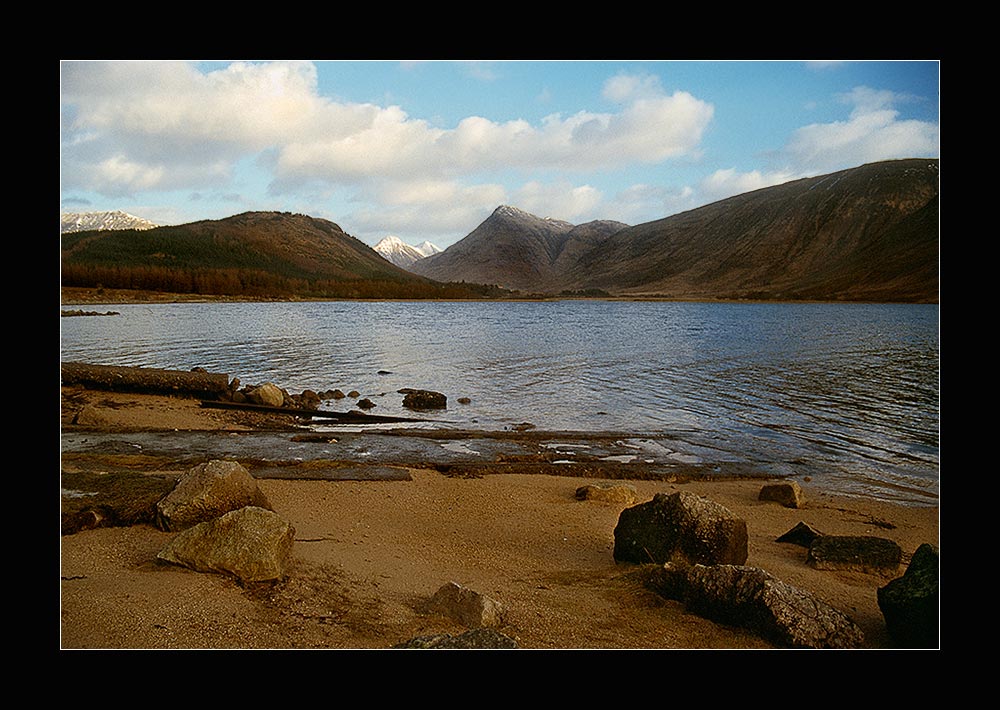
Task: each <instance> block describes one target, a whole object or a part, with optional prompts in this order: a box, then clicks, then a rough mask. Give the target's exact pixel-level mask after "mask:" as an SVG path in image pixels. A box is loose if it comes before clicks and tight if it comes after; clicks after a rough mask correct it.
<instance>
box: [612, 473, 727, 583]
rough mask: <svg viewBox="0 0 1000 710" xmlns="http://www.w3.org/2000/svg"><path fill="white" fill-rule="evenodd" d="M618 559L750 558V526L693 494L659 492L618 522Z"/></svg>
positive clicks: (723, 560) (715, 561)
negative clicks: (748, 550) (748, 536)
mask: <svg viewBox="0 0 1000 710" xmlns="http://www.w3.org/2000/svg"><path fill="white" fill-rule="evenodd" d="M614 535H615V547H614V558H615V560H617V561H619V562H635V563H639V564H645V563H650V562H653V563H658V564H662V563H665V562H674V561H679V562H687V563H689V564H696V563H697V564H706V565H711V564H732V565H741V564H743V563H744V562H746V561H747V524H746V521H745V520H743V519H741V518H739V517H737V516H736V515H734V514H733V513H732V512H731V511H729V510H728V509H727V508H725V507H723V506H721V505H719V504H718V503H715V502H713V501H711V500H708V499H707V498H702V497H700V496H697V495H694V494H693V493H687V492H683V491H682V492H679V493H673V494H671V495H667V494H665V493H657V494H656V495H655V496H653V499H652V500H651V501H648V502H646V503H640V504H639V505H636V506H632V507H631V508H626V509H625V510H623V511H622V512H621V514H620V515H619V516H618V524H617V525H616V526H615V532H614Z"/></svg>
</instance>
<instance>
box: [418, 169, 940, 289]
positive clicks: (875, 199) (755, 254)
mask: <svg viewBox="0 0 1000 710" xmlns="http://www.w3.org/2000/svg"><path fill="white" fill-rule="evenodd" d="M938 179H939V164H938V161H937V160H936V159H920V158H917V159H908V160H897V161H883V162H878V163H870V164H867V165H862V166H859V167H856V168H850V169H847V170H842V171H838V172H834V173H830V174H827V175H821V176H816V177H811V178H802V179H799V180H793V181H790V182H787V183H783V184H781V185H776V186H772V187H766V188H761V189H759V190H754V191H751V192H747V193H743V194H740V195H735V196H733V197H730V198H727V199H724V200H720V201H718V202H715V203H712V204H709V205H705V206H702V207H698V208H695V209H692V210H688V211H686V212H682V213H679V214H676V215H671V216H669V217H665V218H663V219H659V220H654V221H652V222H646V223H643V224H639V225H635V226H631V227H630V226H628V225H622V224H620V223H607V222H605V221H597V222H591V223H587V224H585V225H578V226H577V227H573V226H572V225H569V224H568V223H565V222H558V221H549V220H543V219H542V218H538V217H534V216H533V215H530V214H528V213H526V212H524V211H523V210H518V209H517V208H510V207H507V206H501V207H498V208H497V209H496V210H494V212H493V214H492V215H490V217H489V218H487V220H485V221H484V222H483V223H482V224H480V225H479V226H478V227H477V228H476V229H475V230H473V232H471V233H470V234H469V236H467V237H466V238H465V239H463V240H460V241H459V242H457V243H456V244H455V245H452V246H451V247H449V248H448V249H446V250H445V251H444V252H442V254H439V255H436V256H435V257H433V258H429V259H425V260H423V261H421V262H419V264H417V265H416V266H415V267H414V270H415V272H416V273H421V274H424V275H426V276H428V277H430V278H434V279H439V280H459V279H461V280H466V281H471V282H480V283H497V284H500V285H503V286H504V287H506V288H512V289H517V290H520V291H527V292H529V293H537V294H540V295H545V294H549V295H551V294H558V293H562V292H607V293H610V294H615V295H619V296H624V297H656V298H673V299H710V300H714V299H722V300H744V299H766V300H882V301H886V300H887V301H917V302H936V301H937V299H938V248H939V247H938V241H939V240H938V234H939V224H938V221H939V212H938V195H939V188H938ZM557 225H558V226H557ZM595 225H604V226H603V228H602V229H599V230H597V231H596V233H594V234H592V235H591V236H590V238H589V239H577V240H576V241H574V240H573V239H571V238H570V233H571V232H572V231H573V230H581V231H580V232H578V236H579V234H580V233H581V232H585V231H586V229H587V228H588V227H589V228H591V229H593V228H594V226H595ZM541 233H545V236H546V239H540V236H539V235H540V234H541ZM556 243H558V244H559V245H560V246H559V249H558V255H556V256H555V257H553V251H552V245H553V244H556Z"/></svg>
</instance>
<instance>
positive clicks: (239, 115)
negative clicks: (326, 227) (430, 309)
mask: <svg viewBox="0 0 1000 710" xmlns="http://www.w3.org/2000/svg"><path fill="white" fill-rule="evenodd" d="M60 97H61V102H60V105H61V109H60V110H61V117H60V118H61V135H60V146H61V147H60V190H61V194H60V202H61V209H62V211H63V212H88V211H103V210H124V211H126V212H129V213H131V214H134V215H137V216H140V217H144V218H146V219H150V220H153V221H154V222H157V223H159V224H182V223H185V222H193V221H196V220H202V219H220V218H223V217H228V216H230V215H234V214H238V213H240V212H246V211H250V210H278V211H285V212H300V213H304V214H308V215H311V216H314V217H322V218H324V219H329V220H331V221H334V222H336V223H337V224H339V225H340V226H341V227H342V228H343V229H344V230H345V231H346V232H347V233H348V234H351V235H353V236H355V237H357V238H358V239H361V240H362V241H364V242H365V243H367V244H369V245H374V244H375V243H376V242H378V241H379V240H380V239H381V238H383V237H385V236H387V235H390V234H392V235H396V236H398V237H400V238H401V239H403V241H406V242H408V243H410V244H419V243H420V242H422V241H424V240H430V241H431V242H433V243H435V244H437V245H438V246H439V247H441V248H445V247H447V246H449V245H450V244H452V243H454V242H456V241H458V240H459V239H461V238H462V237H464V236H465V235H466V234H468V233H469V232H471V231H472V230H473V229H475V228H476V227H477V226H478V225H479V224H480V223H481V222H482V221H483V220H484V219H486V218H487V217H488V216H489V215H490V214H491V213H492V212H493V210H494V209H495V208H496V207H497V206H498V205H501V204H508V205H513V206H515V207H519V208H521V209H523V210H526V211H528V212H531V213H532V214H535V215H538V216H540V217H553V218H556V219H561V220H565V221H567V222H571V223H573V224H581V223H583V222H588V221H590V220H594V219H615V220H619V221H622V222H625V223H628V224H640V223H642V222H648V221H651V220H655V219H660V218H663V217H667V216H669V215H671V214H675V213H677V212H683V211H685V210H688V209H692V208H694V207H699V206H701V205H705V204H709V203H711V202H715V201H717V200H720V199H723V198H725V197H729V196H732V195H734V194H738V193H742V192H746V191H748V190H753V189H758V188H761V187H767V186H770V185H775V184H779V183H782V182H787V181H788V180H793V179H798V178H801V177H807V176H811V175H819V174H823V173H828V172H833V171H836V170H841V169H844V168H849V167H855V166H857V165H862V164H864V163H868V162H874V161H878V160H889V159H895V158H912V157H935V158H936V157H939V143H940V135H939V111H940V65H939V62H938V61H937V60H926V61H822V62H819V61H791V60H787V61H768V62H761V61H495V62H493V61H450V60H449V61H444V60H442V61H370V60H358V61H272V60H268V61H253V60H241V61H225V62H223V61H212V62H197V61H190V62H184V61H161V60H154V61H89V60H88V61H64V62H62V64H61V77H60Z"/></svg>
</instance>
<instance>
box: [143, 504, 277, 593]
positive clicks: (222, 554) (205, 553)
mask: <svg viewBox="0 0 1000 710" xmlns="http://www.w3.org/2000/svg"><path fill="white" fill-rule="evenodd" d="M294 540H295V528H293V527H292V526H291V525H290V524H289V523H287V522H286V521H285V520H283V519H282V518H281V516H279V515H278V514H277V513H274V512H272V511H270V510H265V509H264V508H258V507H255V506H247V507H245V508H240V509H239V510H234V511H231V512H229V513H226V514H225V515H223V516H221V517H219V518H215V519H214V520H210V521H208V522H205V523H199V524H197V525H195V526H194V527H190V528H188V529H187V530H185V531H183V532H181V533H179V534H178V535H177V537H175V538H174V539H173V540H172V541H171V542H170V543H169V544H168V545H167V546H166V547H165V548H163V550H161V551H160V553H159V554H158V555H157V558H158V559H161V560H164V561H165V562H170V563H172V564H176V565H182V566H184V567H188V568H190V569H193V570H196V571H198V572H215V573H220V574H229V575H232V576H234V577H236V578H237V579H239V580H240V581H242V582H265V581H270V580H276V579H281V578H282V577H284V574H285V562H286V560H287V558H288V554H289V552H290V551H291V549H292V543H293V541H294Z"/></svg>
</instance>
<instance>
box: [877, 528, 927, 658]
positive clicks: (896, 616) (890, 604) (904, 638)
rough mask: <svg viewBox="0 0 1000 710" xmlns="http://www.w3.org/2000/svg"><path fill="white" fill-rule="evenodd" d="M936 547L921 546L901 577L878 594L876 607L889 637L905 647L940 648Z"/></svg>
mask: <svg viewBox="0 0 1000 710" xmlns="http://www.w3.org/2000/svg"><path fill="white" fill-rule="evenodd" d="M939 558H940V552H939V551H938V548H937V547H936V546H934V545H931V544H929V543H924V544H923V545H921V546H920V547H918V548H917V551H916V552H914V553H913V558H912V559H911V560H910V564H909V566H908V567H907V568H906V572H905V573H903V576H902V577H897V578H896V579H894V580H892V581H891V582H889V583H888V584H886V585H885V586H884V587H881V588H880V589H879V590H878V592H877V596H878V606H879V609H881V610H882V616H883V617H884V618H885V625H886V628H887V629H888V631H889V636H890V637H891V638H892V640H893V641H895V642H896V643H898V644H899V645H900V646H904V647H907V648H937V647H938V646H939V645H940V641H939V638H940V634H939V631H938V628H939V621H938V619H939V613H940V612H939V603H940V593H939V591H938V576H939V574H938V570H939V568H940V563H939Z"/></svg>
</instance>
